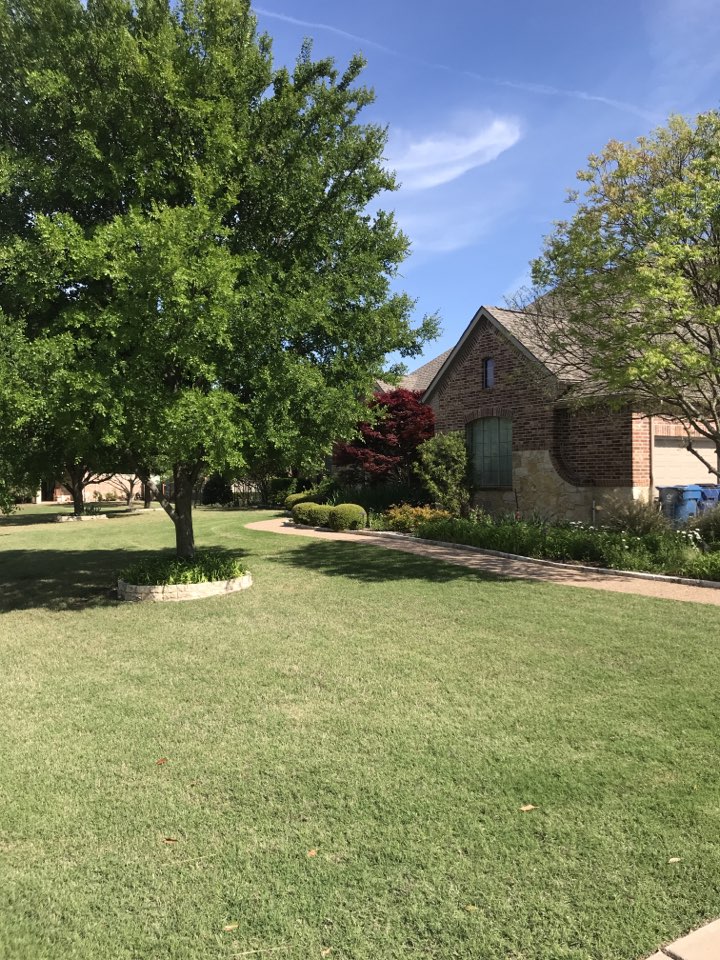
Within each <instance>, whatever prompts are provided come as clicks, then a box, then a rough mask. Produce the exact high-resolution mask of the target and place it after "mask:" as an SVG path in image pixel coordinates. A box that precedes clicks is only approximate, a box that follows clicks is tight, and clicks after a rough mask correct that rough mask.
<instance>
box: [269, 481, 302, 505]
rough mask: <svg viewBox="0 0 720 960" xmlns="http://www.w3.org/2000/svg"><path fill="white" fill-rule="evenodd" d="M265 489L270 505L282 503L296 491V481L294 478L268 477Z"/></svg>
mask: <svg viewBox="0 0 720 960" xmlns="http://www.w3.org/2000/svg"><path fill="white" fill-rule="evenodd" d="M267 489H268V500H269V502H270V503H284V502H285V500H286V499H287V497H289V496H290V495H291V494H293V493H295V491H296V490H297V480H296V479H295V477H270V479H269V480H268V485H267Z"/></svg>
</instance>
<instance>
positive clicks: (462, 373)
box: [431, 320, 650, 520]
mask: <svg viewBox="0 0 720 960" xmlns="http://www.w3.org/2000/svg"><path fill="white" fill-rule="evenodd" d="M488 357H492V358H493V359H494V361H495V386H494V387H492V388H490V389H485V388H484V386H483V383H482V370H483V360H484V359H485V358H488ZM552 390H553V382H552V381H551V380H550V378H548V377H543V375H542V371H541V369H540V368H539V367H538V365H537V364H534V363H533V362H532V361H530V360H529V359H528V358H526V357H525V355H524V354H522V353H521V352H520V351H519V350H518V349H517V347H515V345H514V344H513V343H512V342H511V341H510V340H508V339H507V338H506V337H505V336H503V334H502V333H501V332H500V331H498V330H497V328H496V327H495V326H494V325H493V324H491V323H490V322H489V321H488V320H481V321H480V323H479V324H478V326H477V327H476V329H475V332H474V334H473V336H472V337H471V338H470V339H469V340H468V342H467V343H466V344H465V345H464V347H463V350H462V352H461V354H460V355H459V356H458V357H457V358H456V360H455V362H454V364H453V366H452V367H451V369H450V370H449V371H448V372H447V373H446V375H445V377H444V379H443V381H442V383H441V384H440V385H439V387H438V389H437V390H436V391H435V393H434V395H433V397H432V398H431V406H432V407H433V409H434V411H435V417H436V425H437V429H438V430H439V431H441V432H446V431H449V430H464V428H465V425H466V424H467V423H469V422H471V421H472V420H475V419H478V418H479V417H490V416H497V417H508V418H509V419H511V420H512V423H513V489H512V490H482V491H478V493H477V495H476V498H475V499H476V502H477V503H478V504H481V505H484V506H486V507H488V508H489V509H503V510H508V509H510V510H515V509H520V510H521V511H522V512H523V513H529V512H532V511H537V512H539V513H541V514H544V515H546V516H552V517H558V518H560V517H562V518H568V519H576V520H590V519H591V517H592V514H593V502H594V503H595V505H596V506H597V505H599V504H600V503H601V502H602V500H603V498H604V497H606V496H607V495H608V494H609V493H613V494H620V495H623V496H627V497H638V496H647V493H648V491H649V486H650V428H649V422H648V420H647V419H646V418H643V417H641V416H639V415H637V414H634V413H632V412H631V411H629V410H626V411H613V410H609V409H593V410H581V411H573V410H571V409H569V408H567V407H562V406H559V405H557V404H556V402H555V397H554V395H553V392H552Z"/></svg>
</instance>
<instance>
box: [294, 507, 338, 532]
mask: <svg viewBox="0 0 720 960" xmlns="http://www.w3.org/2000/svg"><path fill="white" fill-rule="evenodd" d="M332 509H333V508H332V507H331V506H328V505H327V504H324V503H312V502H308V503H298V504H296V505H295V506H294V507H293V510H292V518H293V520H294V521H295V523H300V524H302V525H303V526H306V527H326V526H328V523H329V519H330V511H331V510H332Z"/></svg>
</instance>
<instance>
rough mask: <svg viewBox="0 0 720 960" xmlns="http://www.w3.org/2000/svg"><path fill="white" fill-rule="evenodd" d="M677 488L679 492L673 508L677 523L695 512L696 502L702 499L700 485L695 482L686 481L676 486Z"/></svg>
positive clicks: (689, 517) (692, 515)
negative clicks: (678, 497)
mask: <svg viewBox="0 0 720 960" xmlns="http://www.w3.org/2000/svg"><path fill="white" fill-rule="evenodd" d="M677 490H678V491H679V493H680V499H679V500H678V503H677V507H676V509H675V519H676V520H677V521H678V522H679V523H684V522H685V521H686V520H690V519H691V518H692V517H694V516H695V515H696V514H697V512H698V504H699V503H700V501H701V500H702V487H701V486H700V485H699V484H697V483H688V484H685V486H679V487H677Z"/></svg>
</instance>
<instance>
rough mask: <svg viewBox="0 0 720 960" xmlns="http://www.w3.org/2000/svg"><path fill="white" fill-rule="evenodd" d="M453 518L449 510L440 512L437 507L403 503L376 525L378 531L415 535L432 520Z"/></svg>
mask: <svg viewBox="0 0 720 960" xmlns="http://www.w3.org/2000/svg"><path fill="white" fill-rule="evenodd" d="M450 516H451V514H450V513H448V511H447V510H438V509H437V508H436V507H429V506H424V507H414V506H412V504H409V503H403V504H400V505H399V506H394V507H390V509H389V510H386V511H385V513H383V515H382V517H381V518H380V522H379V523H378V524H376V529H381V530H394V531H395V532H396V533H415V531H416V530H417V529H418V527H419V526H420V524H422V523H428V522H429V521H431V520H447V519H449V517H450Z"/></svg>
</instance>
